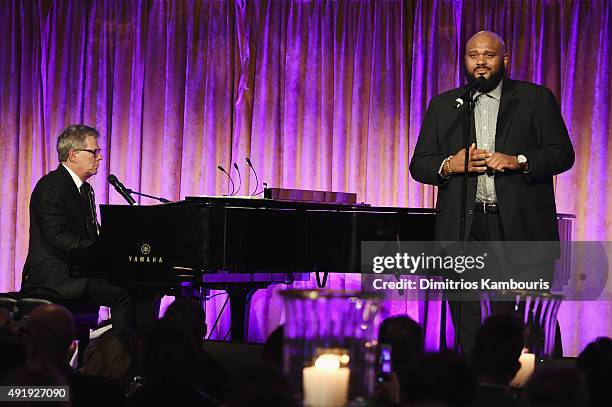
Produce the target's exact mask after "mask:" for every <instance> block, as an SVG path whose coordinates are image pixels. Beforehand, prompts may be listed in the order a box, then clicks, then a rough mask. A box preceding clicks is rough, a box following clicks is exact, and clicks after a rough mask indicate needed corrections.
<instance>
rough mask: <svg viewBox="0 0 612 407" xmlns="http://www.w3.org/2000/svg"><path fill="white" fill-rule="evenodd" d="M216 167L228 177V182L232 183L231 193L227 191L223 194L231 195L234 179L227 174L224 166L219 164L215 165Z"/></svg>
mask: <svg viewBox="0 0 612 407" xmlns="http://www.w3.org/2000/svg"><path fill="white" fill-rule="evenodd" d="M217 168H218V169H219V171H221V172H222V173H224V174H225V175H227V177H228V178H229V180H230V182H231V183H232V193H231V194H230V193H229V191H227V194H226V195H225V196H233V195H234V180H233V179H232V176H231V175H229V172H227V171H225V168H223V167H221V166H220V165H217ZM228 189H229V188H228Z"/></svg>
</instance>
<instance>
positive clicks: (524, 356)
mask: <svg viewBox="0 0 612 407" xmlns="http://www.w3.org/2000/svg"><path fill="white" fill-rule="evenodd" d="M519 362H520V363H521V368H520V369H519V371H518V372H516V376H514V379H512V382H510V385H511V386H512V387H522V386H524V385H525V383H527V380H529V378H530V377H531V375H532V374H533V370H534V368H535V355H534V354H533V353H527V349H523V353H521V356H520V357H519Z"/></svg>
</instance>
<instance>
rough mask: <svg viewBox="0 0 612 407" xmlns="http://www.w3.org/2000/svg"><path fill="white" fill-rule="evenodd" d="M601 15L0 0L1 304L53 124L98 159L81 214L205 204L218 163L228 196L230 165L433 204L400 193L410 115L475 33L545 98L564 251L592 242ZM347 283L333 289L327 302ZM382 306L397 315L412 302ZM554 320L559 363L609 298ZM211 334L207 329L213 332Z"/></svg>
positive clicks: (423, 194) (456, 70)
mask: <svg viewBox="0 0 612 407" xmlns="http://www.w3.org/2000/svg"><path fill="white" fill-rule="evenodd" d="M611 8H612V7H611V4H610V2H608V1H603V0H592V1H555V0H542V1H536V0H534V1H459V0H454V1H453V0H444V1H430V0H423V1H420V0H419V1H417V0H415V1H401V0H380V1H376V0H362V1H357V0H337V1H323V0H299V1H288V0H287V1H281V0H270V1H259V0H253V1H247V0H200V1H197V0H191V1H189V0H181V1H161V0H160V1H154V0H150V1H146V0H141V1H136V0H134V1H125V0H115V1H110V0H108V1H93V0H89V1H81V0H79V1H76V0H75V1H49V0H42V1H34V0H32V1H30V0H27V1H26V0H23V1H19V0H4V1H2V2H0V27H2V29H1V30H2V38H1V41H0V115H1V116H0V141H1V155H0V157H1V160H0V193H1V205H2V208H1V210H0V236H1V238H0V291H7V290H14V289H18V288H19V286H20V283H21V269H22V266H23V263H24V259H25V256H26V253H27V241H28V222H29V219H28V203H29V197H30V192H31V190H32V188H33V187H34V185H35V183H36V181H37V180H38V179H39V178H40V177H41V176H42V175H44V174H45V173H47V172H48V171H49V170H51V169H53V168H55V167H56V166H57V165H58V162H57V155H56V152H55V139H56V137H57V135H58V133H59V132H60V130H61V129H62V128H63V127H64V126H66V125H67V124H70V123H86V124H89V125H93V126H96V127H97V128H98V129H99V130H100V134H101V140H100V144H101V146H102V148H103V149H104V150H103V155H104V160H103V161H102V163H101V166H100V169H99V173H98V176H96V177H94V178H93V179H92V180H91V181H92V184H93V185H94V187H95V189H96V195H97V199H98V202H99V203H106V202H110V203H122V199H121V197H119V196H118V195H117V194H116V193H115V192H114V191H109V188H108V185H107V184H106V182H105V177H106V175H107V174H108V173H109V172H112V173H114V174H116V175H117V176H118V177H119V178H120V179H121V180H123V182H124V183H125V184H126V185H128V186H129V187H131V188H133V189H136V190H140V191H143V192H146V193H149V194H153V195H161V196H164V197H166V198H169V199H173V200H177V199H180V198H183V197H184V196H186V195H205V194H221V193H224V192H226V190H227V187H228V185H227V179H226V178H224V176H223V175H222V174H220V173H219V172H218V170H217V169H216V167H217V165H223V166H224V167H225V168H230V163H233V162H237V163H238V164H239V165H240V167H241V170H242V176H243V186H242V190H241V193H242V194H246V193H247V192H248V191H252V190H253V189H254V188H255V183H254V177H253V176H252V174H249V171H248V167H247V166H246V165H245V161H244V159H245V157H247V156H248V157H250V158H251V160H252V161H253V164H254V166H255V168H256V169H257V171H258V175H259V179H260V180H263V181H266V182H267V183H268V185H270V186H276V187H286V188H305V189H320V190H335V191H350V192H356V193H357V194H358V199H359V201H365V202H369V203H371V204H376V205H378V204H383V205H397V206H411V207H432V206H433V204H434V198H435V191H434V189H433V188H431V187H426V186H424V185H420V184H418V183H416V182H414V181H413V180H411V179H410V176H409V173H408V162H409V160H410V157H411V153H412V150H413V148H414V145H415V142H416V139H417V135H418V132H419V128H420V124H421V120H422V118H423V115H424V112H425V109H426V107H427V103H428V101H429V100H430V99H431V97H433V96H434V95H436V94H438V93H440V92H442V91H445V90H448V89H450V88H454V87H456V86H458V85H460V84H461V83H462V68H461V67H462V63H463V62H462V61H463V60H462V55H463V51H464V44H465V41H466V39H467V38H468V37H469V36H470V35H471V34H473V33H474V32H476V31H478V30H481V29H489V30H493V31H496V32H498V33H499V34H500V35H502V36H503V37H504V38H505V40H506V42H507V44H508V49H509V53H510V63H509V65H510V66H509V74H510V76H511V77H513V78H516V79H523V80H529V81H533V82H536V83H540V84H544V85H546V86H548V87H549V88H550V89H552V90H553V92H554V93H555V95H556V96H557V98H558V99H559V100H560V102H561V106H562V110H563V116H564V118H565V120H566V123H567V126H568V128H569V130H570V134H571V136H572V140H573V143H574V147H575V149H576V153H577V156H576V164H575V165H574V168H573V169H572V170H571V171H570V172H568V173H565V174H563V175H561V176H559V177H557V179H556V191H557V204H558V210H559V211H560V212H568V213H574V214H576V215H577V220H576V223H575V227H574V239H578V240H608V239H611V238H612V228H611V227H610V226H611V225H610V222H611V221H610V216H609V215H610V213H612V200H611V199H610V198H611V196H612V181H611V180H612V177H611V176H610V174H612V159H611V153H610V151H609V149H608V144H609V142H610V140H612V130H611V128H610V119H611V109H610V108H611V103H612V95H611V93H610V90H611V89H612V74H611V72H610V55H611V51H612V40H611V39H612V28H611V27H610V24H611V19H612V11H611ZM234 174H235V173H234ZM141 203H142V204H152V203H153V202H152V201H148V200H146V199H143V200H141ZM271 252H273V248H271ZM358 283H359V281H358V280H356V279H355V277H354V276H343V275H336V276H334V277H333V278H332V286H334V287H336V288H341V287H354V286H356V285H358ZM277 289H278V288H277ZM273 292H274V290H269V291H264V292H261V293H259V294H257V295H256V296H255V297H254V299H253V308H254V311H255V312H254V313H253V314H252V315H253V316H252V321H251V328H252V332H251V338H252V339H261V338H263V337H264V336H265V335H266V334H267V333H268V332H269V331H270V330H271V329H273V328H274V326H276V324H277V323H278V321H279V320H280V319H282V315H281V314H282V311H281V306H280V302H279V299H278V297H277V296H276V295H274V294H273ZM216 300H219V301H216ZM222 300H223V296H219V297H217V298H216V299H215V300H213V302H211V304H210V305H209V311H214V310H215V309H218V308H219V305H220V303H221V302H222ZM392 308H393V309H390V310H387V312H389V313H397V312H408V313H410V314H412V315H414V314H415V312H416V311H415V310H416V309H417V308H418V304H413V303H407V304H399V305H398V304H395V305H393V306H392ZM213 314H214V313H213V312H210V315H212V316H213V317H214V315H213ZM209 318H210V317H209ZM560 319H561V325H562V329H563V331H564V341H565V347H566V352H567V353H569V354H576V353H577V352H579V350H580V349H581V348H582V347H583V346H584V345H585V344H586V343H587V342H588V341H590V340H592V339H593V338H594V337H596V336H597V335H612V307H611V305H610V303H603V302H602V303H593V302H591V303H573V304H565V305H564V306H563V308H562V310H561V315H560ZM226 330H227V318H226V317H224V321H223V326H222V327H221V328H218V329H217V331H218V332H214V335H215V336H221V337H223V336H224V335H225V332H226Z"/></svg>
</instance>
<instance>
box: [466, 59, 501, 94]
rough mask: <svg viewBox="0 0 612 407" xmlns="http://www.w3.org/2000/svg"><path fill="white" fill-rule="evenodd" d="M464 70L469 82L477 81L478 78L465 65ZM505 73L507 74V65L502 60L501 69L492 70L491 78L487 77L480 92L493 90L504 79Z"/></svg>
mask: <svg viewBox="0 0 612 407" xmlns="http://www.w3.org/2000/svg"><path fill="white" fill-rule="evenodd" d="M463 70H464V73H465V77H466V79H467V81H468V83H469V84H471V83H473V82H476V78H475V77H474V74H473V73H472V72H469V71H468V70H467V68H466V67H464V69H463ZM505 74H506V67H505V66H504V64H503V62H502V63H501V64H500V66H499V70H498V71H497V72H491V76H489V79H485V81H484V83H483V84H482V86H481V87H480V89H479V92H481V93H489V92H491V91H492V90H493V89H495V88H496V87H497V85H499V82H500V81H501V80H502V78H503V77H504V76H505Z"/></svg>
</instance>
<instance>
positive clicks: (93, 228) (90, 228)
mask: <svg viewBox="0 0 612 407" xmlns="http://www.w3.org/2000/svg"><path fill="white" fill-rule="evenodd" d="M81 201H82V204H83V209H84V210H85V218H86V223H87V235H88V237H89V238H90V239H91V240H97V239H98V217H97V216H96V198H95V196H94V192H93V188H92V187H91V185H89V183H87V182H83V184H82V185H81Z"/></svg>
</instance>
